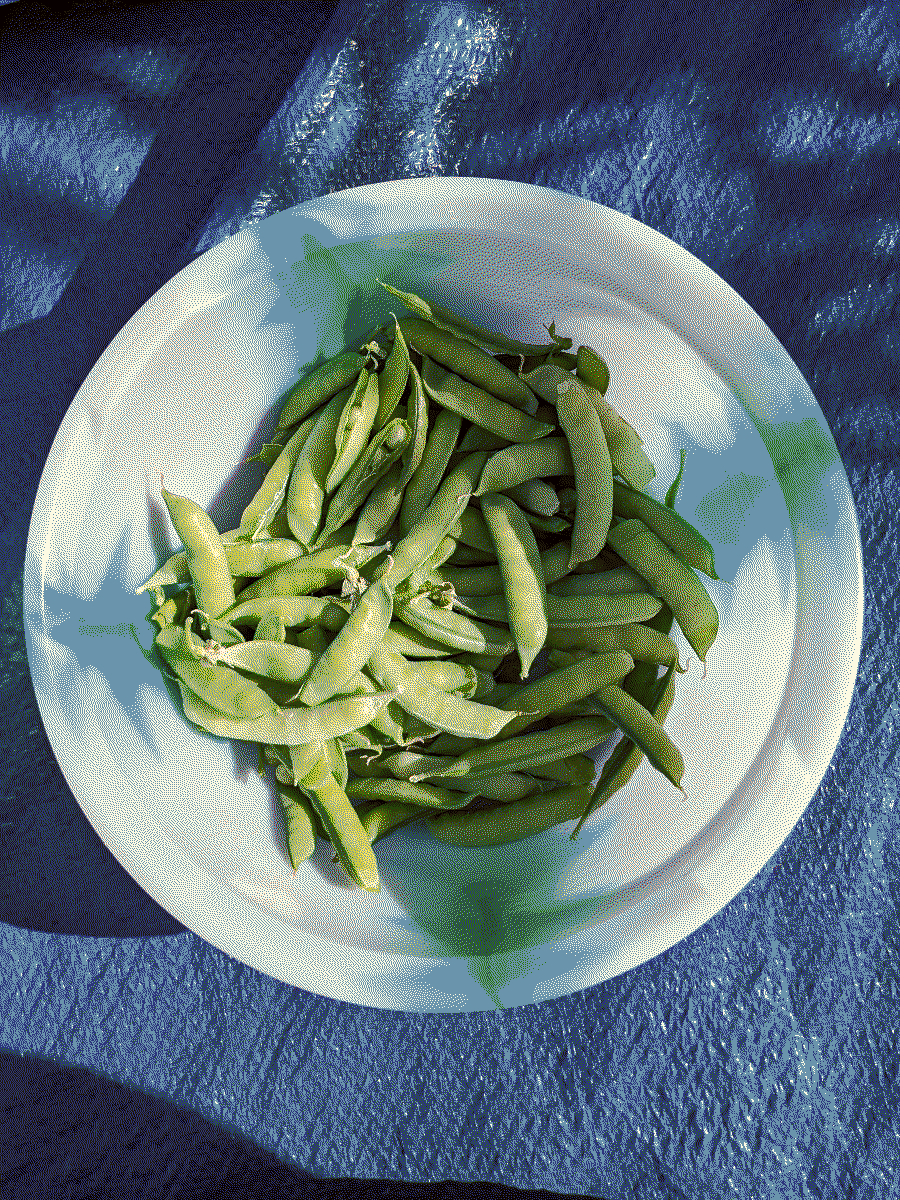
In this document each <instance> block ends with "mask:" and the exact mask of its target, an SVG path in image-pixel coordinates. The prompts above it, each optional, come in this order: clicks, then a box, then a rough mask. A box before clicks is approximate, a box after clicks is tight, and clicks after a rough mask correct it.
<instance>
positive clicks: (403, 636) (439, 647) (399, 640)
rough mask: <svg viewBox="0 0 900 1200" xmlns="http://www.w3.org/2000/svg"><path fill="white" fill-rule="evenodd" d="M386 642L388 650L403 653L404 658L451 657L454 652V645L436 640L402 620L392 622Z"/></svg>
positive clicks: (385, 636)
mask: <svg viewBox="0 0 900 1200" xmlns="http://www.w3.org/2000/svg"><path fill="white" fill-rule="evenodd" d="M384 644H385V646H386V648H387V649H388V650H393V651H394V653H395V654H402V655H403V657H404V658H425V659H435V658H450V656H451V655H453V653H454V647H453V646H448V645H447V644H446V643H445V642H436V641H434V640H433V638H430V637H427V636H426V635H425V634H424V633H420V632H419V630H418V629H413V628H411V627H410V626H408V625H404V624H403V623H402V622H401V621H392V622H391V624H390V626H389V628H388V631H387V633H386V634H385V635H384Z"/></svg>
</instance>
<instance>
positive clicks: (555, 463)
mask: <svg viewBox="0 0 900 1200" xmlns="http://www.w3.org/2000/svg"><path fill="white" fill-rule="evenodd" d="M573 470H574V469H573V467H572V455H571V454H570V453H569V444H568V442H567V441H566V439H565V438H562V437H546V438H541V440H540V441H538V442H532V443H530V444H528V445H516V446H505V447H504V448H503V449H502V450H497V451H496V453H494V454H492V455H491V457H490V458H489V459H488V461H487V462H486V463H485V466H484V470H483V471H482V473H481V481H480V482H479V484H478V491H477V492H476V495H479V496H480V495H481V494H482V492H504V491H506V490H507V489H508V488H511V487H518V486H519V485H520V484H523V483H528V482H529V481H530V480H532V479H544V478H546V477H547V476H553V475H572V474H573Z"/></svg>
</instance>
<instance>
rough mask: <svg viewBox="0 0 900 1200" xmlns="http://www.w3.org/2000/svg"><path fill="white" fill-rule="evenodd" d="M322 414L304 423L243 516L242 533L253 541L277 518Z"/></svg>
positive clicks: (279, 457)
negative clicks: (301, 455) (297, 465)
mask: <svg viewBox="0 0 900 1200" xmlns="http://www.w3.org/2000/svg"><path fill="white" fill-rule="evenodd" d="M318 419H319V413H313V414H312V416H310V417H308V418H307V419H306V420H305V421H303V422H302V424H301V425H300V427H299V428H298V429H297V430H296V431H295V432H294V433H293V434H292V435H291V437H290V440H289V441H288V443H287V445H286V446H285V447H284V449H283V450H282V451H281V453H280V454H279V456H278V458H276V460H275V462H274V463H273V464H272V466H271V467H270V468H269V470H268V471H267V472H266V476H265V478H264V479H263V481H262V483H261V484H260V486H259V489H258V490H257V492H256V495H255V496H254V497H253V499H252V500H251V501H250V503H249V504H248V505H247V507H246V508H245V509H244V511H243V513H242V514H241V524H240V532H241V533H242V534H243V535H244V536H246V537H250V538H256V537H258V536H259V534H260V533H261V532H262V531H263V530H264V529H265V528H266V526H267V525H268V523H269V522H270V521H271V520H272V518H273V517H274V516H275V513H276V512H277V511H278V509H279V507H280V505H281V503H282V501H283V500H284V497H285V495H286V494H287V489H288V481H289V480H290V477H291V472H292V471H293V469H294V464H295V463H296V461H297V459H298V458H299V456H300V451H301V450H302V449H303V447H304V446H305V445H306V441H307V439H308V438H309V436H310V434H311V433H312V431H313V429H315V426H316V422H317V421H318Z"/></svg>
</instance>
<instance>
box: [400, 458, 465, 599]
mask: <svg viewBox="0 0 900 1200" xmlns="http://www.w3.org/2000/svg"><path fill="white" fill-rule="evenodd" d="M486 461H487V454H485V453H478V454H470V455H469V456H468V457H467V458H465V459H464V460H463V461H462V462H461V463H459V464H458V465H457V466H456V467H454V468H453V470H452V471H451V472H450V473H449V474H448V475H447V477H446V478H445V479H444V481H443V483H442V484H441V486H440V487H439V488H438V490H437V492H436V493H435V496H434V499H433V500H432V501H431V503H430V504H429V506H428V508H427V509H426V510H425V513H424V514H423V516H422V517H421V518H420V520H419V521H418V522H417V523H416V524H415V525H414V526H413V527H412V529H410V530H409V532H408V533H407V534H406V536H405V537H404V538H403V539H402V541H401V542H400V544H399V545H398V546H397V547H396V548H395V550H394V553H393V558H392V560H390V566H389V567H387V569H385V570H383V571H382V570H381V569H379V572H378V575H379V577H380V578H381V579H383V580H384V584H385V587H387V588H388V589H389V590H391V591H396V589H397V587H398V586H399V585H400V584H401V583H403V581H404V580H405V579H407V578H408V577H409V576H410V575H411V574H412V573H413V571H414V570H415V569H416V567H418V566H420V565H421V564H422V563H423V562H424V561H425V560H426V559H427V558H428V557H429V556H430V555H431V554H433V552H434V551H435V550H436V549H437V547H438V545H439V544H440V542H441V541H443V539H444V538H445V537H446V536H447V533H448V531H449V529H450V527H451V526H452V525H453V524H454V522H455V521H457V520H458V519H459V515H460V513H461V512H462V511H463V509H464V508H465V506H466V505H467V504H468V502H469V497H470V496H471V494H472V492H473V491H474V489H475V487H476V485H477V483H478V477H479V475H480V474H481V471H482V469H483V467H484V464H485V462H486Z"/></svg>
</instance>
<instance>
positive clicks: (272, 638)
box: [253, 613, 287, 642]
mask: <svg viewBox="0 0 900 1200" xmlns="http://www.w3.org/2000/svg"><path fill="white" fill-rule="evenodd" d="M286 638H287V629H286V627H285V624H284V621H282V619H281V617H280V616H279V615H278V613H269V615H268V616H266V617H263V619H262V620H261V621H260V623H259V624H258V625H257V626H256V629H255V630H254V631H253V640H254V641H255V642H284V641H285V639H286Z"/></svg>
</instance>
